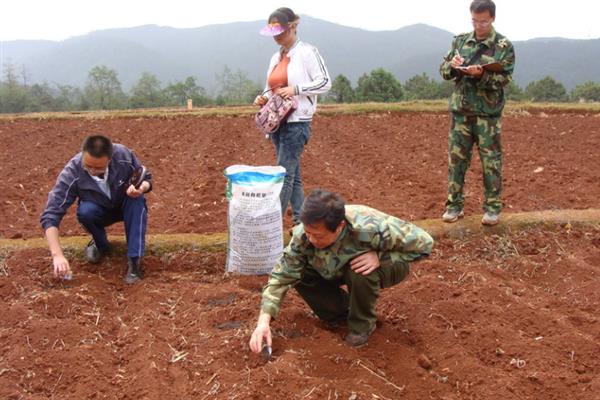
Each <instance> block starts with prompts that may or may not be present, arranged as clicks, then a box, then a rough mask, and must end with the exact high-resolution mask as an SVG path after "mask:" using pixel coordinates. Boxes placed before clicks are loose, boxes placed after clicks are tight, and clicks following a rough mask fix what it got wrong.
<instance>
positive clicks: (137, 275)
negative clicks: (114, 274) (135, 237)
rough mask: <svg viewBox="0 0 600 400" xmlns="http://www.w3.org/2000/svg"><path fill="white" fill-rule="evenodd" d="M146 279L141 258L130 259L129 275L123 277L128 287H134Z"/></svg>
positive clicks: (128, 264)
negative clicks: (133, 285)
mask: <svg viewBox="0 0 600 400" xmlns="http://www.w3.org/2000/svg"><path fill="white" fill-rule="evenodd" d="M143 277H144V270H143V269H142V265H141V261H140V259H139V258H135V259H132V258H129V259H128V260H127V273H126V274H125V276H124V277H123V280H124V281H125V283H127V284H128V285H132V284H134V283H136V282H139V281H140V279H142V278H143Z"/></svg>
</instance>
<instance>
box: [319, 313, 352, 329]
mask: <svg viewBox="0 0 600 400" xmlns="http://www.w3.org/2000/svg"><path fill="white" fill-rule="evenodd" d="M322 321H323V325H325V329H327V330H330V331H335V330H336V329H339V328H342V327H345V326H346V325H347V324H348V316H343V317H339V318H336V319H332V320H329V321H326V320H322Z"/></svg>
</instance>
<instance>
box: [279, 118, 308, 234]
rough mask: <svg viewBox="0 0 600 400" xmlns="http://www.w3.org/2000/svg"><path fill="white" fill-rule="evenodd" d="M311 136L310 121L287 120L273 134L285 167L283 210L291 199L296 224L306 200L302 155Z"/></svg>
mask: <svg viewBox="0 0 600 400" xmlns="http://www.w3.org/2000/svg"><path fill="white" fill-rule="evenodd" d="M309 138H310V122H290V123H288V122H285V123H283V124H281V125H280V126H279V129H278V130H277V131H275V132H274V133H273V134H271V140H272V141H273V145H274V146H275V155H276V156H277V165H281V166H282V167H283V168H285V179H284V180H283V188H282V189H281V194H280V195H279V199H280V200H281V212H282V214H284V215H285V210H286V209H287V206H288V204H289V203H290V201H291V203H292V218H293V220H294V223H295V224H296V223H299V222H300V208H302V203H303V202H304V188H303V186H302V172H301V169H300V157H301V156H302V152H303V151H304V145H306V143H308V139H309Z"/></svg>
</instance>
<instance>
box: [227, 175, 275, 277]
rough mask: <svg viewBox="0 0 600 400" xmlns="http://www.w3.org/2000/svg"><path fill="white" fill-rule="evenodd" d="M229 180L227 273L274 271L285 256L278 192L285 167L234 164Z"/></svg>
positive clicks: (259, 273) (265, 272) (264, 272)
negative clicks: (282, 256) (283, 255)
mask: <svg viewBox="0 0 600 400" xmlns="http://www.w3.org/2000/svg"><path fill="white" fill-rule="evenodd" d="M225 176H226V177H227V192H226V195H227V200H229V212H228V217H227V222H228V227H229V240H228V246H227V247H228V249H227V272H238V273H241V274H245V275H261V274H268V273H270V272H271V270H272V269H273V267H274V266H275V264H276V263H277V261H279V258H280V257H281V254H282V253H283V226H282V216H281V202H280V201H279V192H281V187H282V186H283V178H284V177H285V168H283V167H268V166H267V167H252V166H248V165H233V166H231V167H228V168H227V169H225Z"/></svg>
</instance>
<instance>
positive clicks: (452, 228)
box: [0, 209, 600, 256]
mask: <svg viewBox="0 0 600 400" xmlns="http://www.w3.org/2000/svg"><path fill="white" fill-rule="evenodd" d="M414 223H415V224H416V225H418V226H420V227H422V228H424V229H425V230H427V231H428V232H429V233H431V235H432V236H433V237H434V238H440V237H449V238H452V239H464V238H467V237H471V236H477V235H491V234H495V235H503V234H511V233H515V232H520V231H524V230H528V229H532V228H538V229H539V228H541V229H557V228H561V229H567V230H570V229H573V228H592V229H600V209H588V210H556V211H537V212H525V213H515V214H508V213H504V214H502V218H501V222H500V223H499V224H498V225H496V226H493V227H485V226H482V225H481V215H472V216H468V217H466V218H464V219H461V220H459V221H458V222H456V223H453V224H447V223H444V222H442V221H441V220H440V219H426V220H420V221H415V222H414ZM110 240H111V242H112V243H113V244H114V245H115V247H116V249H117V250H119V249H121V250H124V249H125V239H124V238H123V237H122V236H111V237H110ZM286 240H289V237H287V236H286ZM88 241H89V237H87V236H71V237H63V238H61V244H62V246H63V248H64V249H65V251H66V252H69V253H71V254H74V255H76V256H81V255H82V250H83V248H84V246H85V245H86V244H87V242H88ZM46 247H47V245H46V240H45V239H44V238H35V239H27V240H23V239H0V253H3V252H6V251H11V250H20V249H32V248H46ZM226 250H227V234H226V233H214V234H205V235H201V234H195V233H181V234H164V235H163V234H159V235H149V237H148V238H147V252H148V253H149V254H153V255H159V256H161V255H165V254H171V253H178V252H185V251H210V252H222V251H226Z"/></svg>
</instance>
